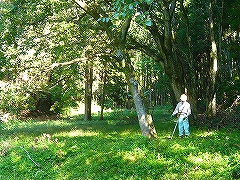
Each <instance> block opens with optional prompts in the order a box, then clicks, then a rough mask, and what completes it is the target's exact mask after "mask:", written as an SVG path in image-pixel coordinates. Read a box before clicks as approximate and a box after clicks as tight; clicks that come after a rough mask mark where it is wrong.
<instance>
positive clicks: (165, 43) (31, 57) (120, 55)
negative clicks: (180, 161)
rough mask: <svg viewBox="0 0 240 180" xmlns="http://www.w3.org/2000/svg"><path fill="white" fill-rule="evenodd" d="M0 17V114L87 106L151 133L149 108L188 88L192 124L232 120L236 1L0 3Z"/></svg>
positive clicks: (239, 69) (239, 73)
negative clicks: (130, 118)
mask: <svg viewBox="0 0 240 180" xmlns="http://www.w3.org/2000/svg"><path fill="white" fill-rule="evenodd" d="M0 21H1V22H0V33H1V39H0V41H1V43H0V44H1V46H0V68H1V69H0V80H1V81H0V83H1V84H0V109H1V111H2V113H10V114H11V115H12V116H14V117H23V116H40V115H50V114H62V113H63V112H64V111H66V110H67V109H69V108H72V107H78V106H79V103H81V102H83V103H84V106H85V116H84V119H85V120H91V114H92V111H91V104H92V103H93V102H95V103H97V104H98V105H99V106H101V118H100V119H101V120H103V119H104V110H105V109H109V108H112V109H114V108H121V109H136V112H137V116H138V120H139V124H140V128H141V132H142V134H143V135H144V136H150V137H154V136H156V131H155V128H154V125H153V124H152V119H151V116H150V113H151V111H152V110H153V109H154V107H155V106H159V105H160V106H162V105H166V104H172V106H175V104H176V103H177V101H178V100H179V97H180V95H181V94H182V93H186V94H187V95H188V97H189V100H188V101H189V102H190V103H191V107H192V112H193V113H192V117H191V120H192V121H193V122H194V123H195V124H196V125H197V126H201V125H202V124H204V123H205V122H208V123H209V122H211V123H212V125H217V126H223V125H234V126H238V125H239V114H240V107H239V100H240V92H239V90H240V79H239V78H240V44H239V43H240V23H239V22H240V2H239V0H206V1H202V0H159V1H154V0H139V1H135V0H134V1H133V0H94V1H92V0H42V1H39V0H2V1H0ZM169 115H170V112H169ZM210 119H211V120H210Z"/></svg>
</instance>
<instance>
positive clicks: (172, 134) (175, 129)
mask: <svg viewBox="0 0 240 180" xmlns="http://www.w3.org/2000/svg"><path fill="white" fill-rule="evenodd" d="M177 124H178V121H177V122H176V125H175V127H174V129H173V133H172V137H171V139H172V138H173V135H174V133H175V131H176V128H177Z"/></svg>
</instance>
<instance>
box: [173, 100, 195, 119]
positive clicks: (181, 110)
mask: <svg viewBox="0 0 240 180" xmlns="http://www.w3.org/2000/svg"><path fill="white" fill-rule="evenodd" d="M175 114H179V115H180V116H184V117H188V116H189V115H190V114H191V107H190V104H189V103H188V102H186V101H185V102H179V103H178V104H177V106H176V108H175V110H174V111H173V113H172V115H173V116H174V115H175Z"/></svg>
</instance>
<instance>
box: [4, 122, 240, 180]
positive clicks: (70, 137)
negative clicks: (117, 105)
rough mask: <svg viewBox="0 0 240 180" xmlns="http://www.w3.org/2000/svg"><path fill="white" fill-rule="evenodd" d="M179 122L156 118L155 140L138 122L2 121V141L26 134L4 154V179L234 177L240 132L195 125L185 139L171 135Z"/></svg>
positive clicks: (238, 159)
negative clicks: (116, 123) (35, 163)
mask: <svg viewBox="0 0 240 180" xmlns="http://www.w3.org/2000/svg"><path fill="white" fill-rule="evenodd" d="M174 125H175V123H173V122H166V121H161V120H156V121H155V127H156V129H157V132H158V136H159V138H158V139H154V140H149V139H147V138H145V137H142V136H141V134H140V128H139V125H138V124H133V125H120V126H117V125H109V124H108V123H107V121H101V122H99V121H92V122H85V121H78V120H76V119H74V120H58V121H46V122H37V121H31V122H13V123H12V124H11V123H10V124H8V125H7V124H6V125H3V124H2V125H1V135H3V136H1V139H2V140H1V143H3V142H5V143H6V142H8V141H10V140H11V138H13V137H21V138H20V139H17V142H16V144H12V145H11V146H8V147H7V148H5V149H6V150H7V152H6V153H4V154H2V156H0V158H1V165H0V169H1V172H2V175H0V179H1V178H5V179H6V177H9V176H11V177H10V178H8V179H15V178H16V177H18V179H69V180H70V179H183V178H185V179H189V178H192V179H233V177H234V176H233V172H234V170H235V169H236V167H237V166H238V162H239V161H240V155H239V149H238V147H237V146H235V144H237V145H239V143H240V142H239V141H240V140H239V132H238V131H236V130H234V129H232V130H231V129H221V130H207V129H198V128H195V127H191V133H192V134H191V137H189V138H185V139H180V138H178V137H177V132H176V134H175V136H174V138H173V140H169V139H167V138H166V137H170V136H171V133H172V130H173V128H174ZM43 133H46V134H50V135H51V136H50V137H49V138H46V137H45V136H43ZM10 137H11V138H10ZM35 137H37V138H38V140H37V141H36V140H34V139H35ZM26 139H28V140H26ZM56 139H57V140H56ZM20 144H21V145H22V146H24V147H25V148H26V150H27V151H28V152H29V154H30V155H31V157H32V158H33V159H34V160H35V161H36V162H37V163H39V164H40V165H41V168H38V167H36V166H35V165H34V164H33V163H32V162H31V160H30V159H29V158H28V156H27V154H26V153H25V152H24V151H23V150H22V149H21V148H19V147H18V146H19V145H20ZM3 150H4V146H1V152H3ZM237 176H238V174H237V175H236V177H237Z"/></svg>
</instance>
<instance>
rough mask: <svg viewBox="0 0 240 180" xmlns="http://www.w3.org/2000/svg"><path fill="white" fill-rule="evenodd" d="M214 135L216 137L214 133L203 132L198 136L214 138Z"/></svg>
mask: <svg viewBox="0 0 240 180" xmlns="http://www.w3.org/2000/svg"><path fill="white" fill-rule="evenodd" d="M213 135H215V133H214V132H203V133H200V134H198V136H200V137H208V136H213Z"/></svg>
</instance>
